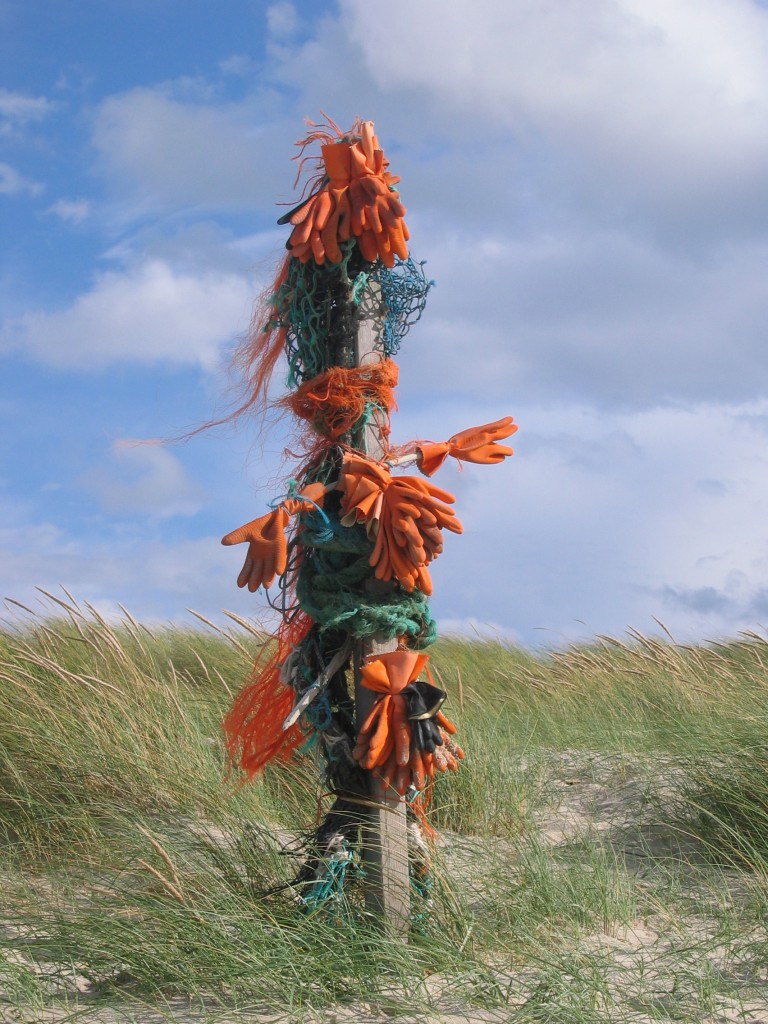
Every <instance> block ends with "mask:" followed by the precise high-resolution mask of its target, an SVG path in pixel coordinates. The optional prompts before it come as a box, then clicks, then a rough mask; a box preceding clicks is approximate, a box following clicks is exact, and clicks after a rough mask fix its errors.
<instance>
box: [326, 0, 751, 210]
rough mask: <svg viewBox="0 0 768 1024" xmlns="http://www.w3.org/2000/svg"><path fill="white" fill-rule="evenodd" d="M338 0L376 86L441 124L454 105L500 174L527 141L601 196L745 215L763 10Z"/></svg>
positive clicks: (633, 2)
mask: <svg viewBox="0 0 768 1024" xmlns="http://www.w3.org/2000/svg"><path fill="white" fill-rule="evenodd" d="M341 8H342V11H343V20H344V23H345V25H346V27H347V30H348V32H349V33H350V35H351V37H352V39H353V40H354V42H355V44H356V45H357V46H358V47H359V48H360V50H361V51H362V53H363V54H364V56H365V59H366V62H367V66H368V68H369V71H370V73H371V74H372V75H373V76H374V78H375V80H376V82H377V83H378V85H379V87H380V89H381V90H383V91H384V92H385V93H391V94H392V96H393V99H395V100H398V99H402V94H403V90H408V91H409V105H410V106H416V107H417V108H418V107H421V109H422V117H424V114H425V112H426V113H427V114H429V113H431V112H432V111H434V112H435V113H436V115H437V116H438V117H439V119H440V122H441V124H447V123H449V118H450V116H451V114H449V113H448V112H449V111H451V112H452V116H453V118H454V121H455V124H456V133H457V138H458V139H460V140H462V142H463V145H464V146H465V147H469V150H470V152H471V151H472V149H473V148H474V146H473V140H474V139H475V138H483V139H488V138H489V137H491V138H494V139H495V141H496V150H497V151H496V154H495V155H496V156H497V158H498V159H499V160H500V166H499V177H500V179H501V172H502V167H503V168H506V170H507V172H508V173H509V174H510V175H512V176H513V180H514V178H515V177H516V173H517V172H518V163H519V160H520V157H522V163H523V168H522V169H523V170H525V162H526V161H528V160H530V159H531V157H532V156H533V157H534V160H537V161H538V165H539V166H538V167H537V168H536V171H537V172H538V173H539V174H540V175H541V174H543V175H544V176H546V177H548V176H550V175H553V176H554V177H556V178H557V177H558V176H560V179H561V180H560V187H561V189H566V188H568V189H569V191H570V193H571V195H573V192H574V189H575V190H576V191H577V192H578V193H582V194H590V193H591V194H592V198H593V199H594V201H595V202H598V201H602V202H603V203H604V204H606V205H608V206H610V205H611V204H615V202H616V200H617V197H619V199H620V201H621V202H623V203H628V204H629V205H630V207H635V206H637V205H638V204H639V205H640V206H641V207H643V206H645V207H648V205H649V204H650V206H651V207H652V208H653V209H655V210H657V211H662V210H663V211H664V212H665V213H666V214H667V215H668V216H672V217H676V219H679V218H680V217H681V216H686V215H687V213H688V212H689V211H690V210H691V208H692V207H693V206H699V207H701V205H702V204H703V203H709V204H714V208H713V209H709V208H705V209H704V210H703V211H702V212H703V213H705V214H706V216H707V219H710V218H717V217H718V216H719V215H720V214H722V211H723V209H724V208H728V209H730V210H731V211H733V208H737V207H738V208H739V209H740V212H741V217H742V220H743V222H744V224H746V225H748V224H749V222H750V218H751V220H752V221H754V218H755V210H756V209H757V204H756V200H757V197H758V195H762V193H763V190H764V180H765V173H766V170H767V169H768V131H767V130H766V128H768V12H767V11H766V10H764V9H761V8H759V7H757V6H756V5H755V4H754V3H753V2H752V0H566V2H564V3H557V4H546V3H545V4H542V3H540V2H536V0H525V2H522V3H520V2H517V3H507V2H503V0H479V2H478V3H474V4H472V5H467V4H465V3H463V2H460V0H447V2H446V0H424V2H422V3H418V4H414V3H412V2H410V0H393V3H391V4H390V5H389V6H388V8H387V18H386V19H376V18H371V17H370V8H369V5H368V4H367V3H366V2H364V0H342V3H341ZM393 24H394V25H397V31H396V32H393V31H392V29H391V26H392V25H393ZM425 124H427V125H428V124H429V119H425ZM462 142H459V143H458V144H457V146H456V147H455V148H456V149H460V148H461V145H462ZM542 147H544V151H545V155H542V153H541V149H542ZM537 150H538V151H539V155H538V157H537V156H536V154H537ZM745 193H746V195H745ZM678 204H682V209H678ZM759 220H760V221H761V223H764V222H765V218H764V217H760V218H759Z"/></svg>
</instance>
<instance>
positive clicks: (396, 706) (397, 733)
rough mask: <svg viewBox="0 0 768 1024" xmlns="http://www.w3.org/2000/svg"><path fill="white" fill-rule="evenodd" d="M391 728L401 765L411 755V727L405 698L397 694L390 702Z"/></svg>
mask: <svg viewBox="0 0 768 1024" xmlns="http://www.w3.org/2000/svg"><path fill="white" fill-rule="evenodd" d="M390 729H391V731H392V735H393V737H394V741H395V760H396V761H397V763H398V765H400V766H401V767H402V766H403V765H406V764H408V761H409V758H410V755H411V728H410V726H409V725H408V717H407V708H406V705H405V698H404V697H402V696H401V695H400V694H397V695H396V696H395V697H393V698H392V703H391V704H390Z"/></svg>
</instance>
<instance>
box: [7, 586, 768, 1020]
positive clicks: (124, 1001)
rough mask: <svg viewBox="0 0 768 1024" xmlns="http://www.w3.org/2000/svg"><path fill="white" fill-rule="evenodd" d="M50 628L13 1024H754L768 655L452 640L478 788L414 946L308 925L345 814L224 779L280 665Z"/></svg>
mask: <svg viewBox="0 0 768 1024" xmlns="http://www.w3.org/2000/svg"><path fill="white" fill-rule="evenodd" d="M51 600H52V602H55V604H52V607H55V614H51V616H50V617H44V618H39V617H37V616H34V615H31V614H26V613H25V612H24V611H23V610H19V615H18V620H17V621H14V623H13V624H10V625H8V626H7V628H6V629H5V630H4V631H3V632H1V633H0V891H1V892H2V896H1V897H0V1019H5V1018H6V1017H7V1019H9V1020H23V1021H27V1020H36V1019H41V1020H42V1019H46V1020H65V1019H74V1017H77V1018H78V1019H83V1020H97V1019H99V1020H107V1019H110V1020H112V1019H115V1020H116V1019H121V1020H133V1019H136V1020H139V1019H142V1020H145V1019H147V1020H148V1019H164V1018H166V1017H167V1018H168V1019H178V1018H179V1017H180V1016H183V1017H184V1019H194V1020H200V1021H208V1020H211V1021H213V1020H224V1019H226V1020H235V1019H240V1016H241V1015H242V1017H243V1019H245V1018H246V1017H250V1019H253V1017H254V1015H256V1019H262V1017H263V1019H265V1020H267V1019H269V1020H278V1019H279V1020H295V1021H301V1020H306V1021H310V1020H314V1019H325V1018H324V1017H323V1016H322V1015H323V1014H324V1013H326V1012H330V1011H329V1008H333V1012H334V1014H335V1017H334V1018H333V1019H336V1020H347V1019H349V1020H377V1019H379V1018H380V1017H386V1018H388V1019H391V1018H393V1017H394V1018H398V1017H402V1018H403V1019H407V1018H408V1017H409V1016H410V1017H414V1018H417V1019H420V1020H424V1019H445V1020H463V1019H468V1020H478V1021H481V1020H499V1021H516V1022H517V1021H519V1022H520V1024H527V1022H534V1021H541V1022H544V1021H553V1022H563V1024H571V1022H574V1024H578V1022H599V1021H616V1022H622V1024H623V1022H627V1021H649V1020H676V1021H688V1020H690V1021H697V1022H698V1021H707V1020H712V1021H715V1020H734V1021H737V1020H739V1021H751V1020H754V1021H757V1020H759V1019H761V1016H760V1014H761V1013H762V1014H763V1015H764V1012H765V1008H766V1007H768V995H767V994H766V991H765V988H764V986H765V984H766V982H765V963H766V956H768V936H767V935H766V918H767V917H768V739H767V738H766V737H768V641H766V639H765V638H763V637H762V636H759V635H757V634H751V633H750V634H744V635H741V636H739V637H738V638H736V639H734V640H731V641H729V642H723V643H711V644H706V645H701V646H684V645H678V644H675V643H674V642H673V641H672V639H671V638H670V637H668V636H664V635H661V636H660V637H658V638H649V637H644V636H640V635H638V634H632V633H630V634H628V635H627V637H625V638H623V639H611V638H599V639H596V640H595V641H594V643H592V644H590V645H580V646H575V647H573V648H570V649H567V650H563V651H548V652H538V653H533V652H529V651H524V650H520V649H517V648H515V647H511V646H509V645H507V644H504V643H502V642H496V641H492V640H487V639H476V640H471V639H460V638H450V637H446V638H443V639H442V640H440V641H439V643H438V644H437V645H436V647H435V648H434V654H433V664H434V666H435V669H436V673H437V676H438V678H439V680H441V681H442V683H443V685H444V686H445V688H446V689H447V690H448V691H449V694H450V697H449V700H450V716H451V718H452V719H454V720H455V721H456V722H457V724H458V726H459V729H460V739H461V743H462V746H463V747H464V748H465V750H466V751H467V759H466V762H465V763H464V764H463V765H462V768H461V771H460V772H458V773H456V774H454V775H451V776H450V777H446V778H439V779H438V780H437V783H436V786H435V792H434V796H433V799H432V806H431V810H430V820H431V821H432V823H433V825H434V826H435V827H436V829H437V831H438V833H439V839H438V841H437V842H436V845H435V850H434V885H433V888H432V891H431V894H430V896H429V898H428V899H427V900H424V899H422V900H421V901H420V902H417V901H414V906H415V908H416V912H415V914H414V921H413V929H412V934H411V936H410V939H409V942H408V943H407V944H404V943H403V942H402V941H399V940H395V939H391V938H388V937H387V936H386V935H383V934H381V933H380V932H379V931H378V930H377V929H376V928H375V927H374V925H373V924H372V922H371V921H370V920H369V919H368V918H367V917H366V915H365V913H364V910H363V905H362V901H361V899H360V893H359V886H355V885H354V884H352V885H351V886H350V888H349V892H348V894H347V895H346V896H343V897H341V898H338V899H334V900H331V901H329V902H328V904H327V906H325V907H323V908H321V909H319V910H317V911H315V912H314V913H311V914H308V913H306V912H303V911H302V908H301V906H300V905H299V902H298V901H297V897H296V893H295V892H294V891H293V890H292V889H291V888H290V886H289V885H288V884H287V883H289V881H290V879H291V878H292V876H293V874H294V873H295V870H296V865H297V857H299V855H300V854H299V851H298V850H297V843H298V840H299V839H300V837H301V833H302V830H303V829H305V828H306V827H307V824H308V823H310V824H311V823H312V822H313V821H314V820H315V819H316V816H317V809H318V806H319V805H321V804H322V802H323V801H325V800H327V795H326V794H324V791H323V786H322V780H321V779H320V778H319V775H318V770H317V768H316V765H315V762H314V759H313V753H312V750H311V749H309V750H307V751H305V752H304V753H303V754H302V755H300V756H299V757H298V758H297V759H296V760H295V761H293V762H292V763H290V764H288V765H282V766H270V767H268V769H267V770H266V771H265V773H264V776H263V777H262V778H260V779H258V780H256V781H255V782H253V783H249V784H248V785H241V784H240V782H241V780H239V779H237V778H235V777H231V776H229V775H228V772H227V765H226V759H225V753H224V747H223V743H222V739H221V732H220V724H219V723H220V720H221V718H222V715H223V713H224V712H225V710H226V708H227V707H228V704H229V702H230V700H231V698H232V695H233V693H234V692H236V690H237V688H238V687H239V686H240V685H241V682H242V680H243V679H244V677H245V676H246V674H247V672H248V670H249V668H250V666H251V664H252V661H253V659H254V657H255V655H256V653H257V651H258V650H259V649H260V647H261V646H262V645H263V644H264V643H266V642H268V638H266V637H265V636H264V635H263V634H261V633H260V632H259V631H258V630H256V629H254V628H252V627H251V626H249V625H248V624H246V623H243V622H241V621H239V620H238V621H232V622H231V628H226V629H220V628H215V627H212V626H206V625H205V624H204V623H201V622H199V621H198V620H192V622H191V625H190V628H188V629H183V628H177V627H174V628H167V629H157V628H152V629H149V628H147V627H145V626H143V625H142V624H140V623H137V622H136V621H134V619H133V618H131V617H130V615H128V614H127V613H126V615H125V617H124V618H123V619H122V621H121V622H119V623H112V622H107V621H105V620H104V619H103V618H101V617H100V616H99V615H98V614H97V613H96V612H95V611H94V610H93V609H91V608H89V607H88V606H85V607H81V606H79V605H78V604H76V603H75V602H74V601H72V600H71V599H69V598H66V599H61V600H60V599H58V598H52V599H51ZM104 1013H108V1014H111V1015H112V1016H108V1017H105V1016H103V1014H104ZM148 1014H149V1016H147V1015H148ZM153 1014H154V1016H152V1015H153ZM430 1014H431V1015H432V1017H431V1018H430ZM100 1015H101V1016H100ZM259 1015H262V1017H259Z"/></svg>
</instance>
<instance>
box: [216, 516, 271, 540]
mask: <svg viewBox="0 0 768 1024" xmlns="http://www.w3.org/2000/svg"><path fill="white" fill-rule="evenodd" d="M273 515H274V512H267V514H266V515H264V516H259V518H258V519H252V520H251V521H250V522H249V523H246V524H245V525H244V526H238V528H237V529H236V530H232V532H231V533H227V534H225V535H224V536H223V537H222V538H221V543H222V544H224V545H225V546H227V547H229V546H230V545H231V544H243V543H245V542H246V541H252V540H262V538H263V536H264V530H265V528H266V526H267V522H268V520H269V519H271V518H272V516H273Z"/></svg>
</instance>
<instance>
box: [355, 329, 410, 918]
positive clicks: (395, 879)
mask: <svg viewBox="0 0 768 1024" xmlns="http://www.w3.org/2000/svg"><path fill="white" fill-rule="evenodd" d="M381 328H382V316H381V315H378V316H374V317H373V318H366V319H365V320H363V321H361V322H360V324H359V326H358V330H357V339H356V345H355V363H356V365H358V366H362V365H364V364H366V363H373V362H379V361H380V360H381V350H380V347H379V345H378V342H379V336H380V333H381ZM361 440H362V443H363V446H364V448H365V450H366V452H367V454H368V455H370V456H371V457H372V458H374V459H376V458H380V457H381V456H382V455H383V454H384V445H383V438H382V432H381V425H380V424H377V423H376V422H375V420H373V419H372V420H371V421H370V422H369V423H368V424H367V425H366V427H365V435H364V437H363V438H362V439H361ZM376 585H378V587H379V588H381V589H386V590H387V591H389V589H390V588H391V586H392V584H390V583H385V584H382V583H380V582H379V581H378V580H371V582H370V586H371V590H372V592H373V593H375V588H376ZM396 647H397V641H396V640H392V641H388V642H387V643H380V642H378V641H377V640H376V639H375V638H374V640H372V641H366V642H364V643H358V644H357V645H356V649H355V656H354V659H353V660H354V671H355V717H356V721H357V723H358V724H359V723H360V722H362V721H363V719H364V718H365V716H366V715H367V714H368V712H369V711H370V709H371V706H372V704H373V701H374V699H375V696H376V695H375V694H374V693H372V692H371V691H370V690H367V689H366V688H365V687H363V686H361V684H360V668H361V666H362V664H363V661H364V660H365V658H367V657H369V656H370V655H372V654H383V653H385V652H386V651H393V650H395V649H396ZM371 799H372V800H373V802H374V803H375V804H376V806H375V807H371V808H369V809H368V811H367V813H366V816H365V824H364V827H363V832H364V834H363V866H364V869H365V873H366V878H365V904H366V908H367V909H368V910H369V911H370V912H371V913H372V914H374V915H375V916H376V917H377V918H379V919H380V921H381V922H382V925H383V927H384V929H385V930H386V931H387V932H388V933H389V934H390V935H398V936H402V937H403V938H405V937H407V935H408V930H409V926H410V910H411V898H410V880H409V874H408V831H407V826H406V810H405V800H404V799H403V797H401V796H400V795H399V794H398V793H397V792H396V791H395V790H394V789H393V788H392V787H391V786H389V787H385V786H384V785H383V784H382V782H381V780H380V779H377V778H375V776H373V774H372V775H371Z"/></svg>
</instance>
